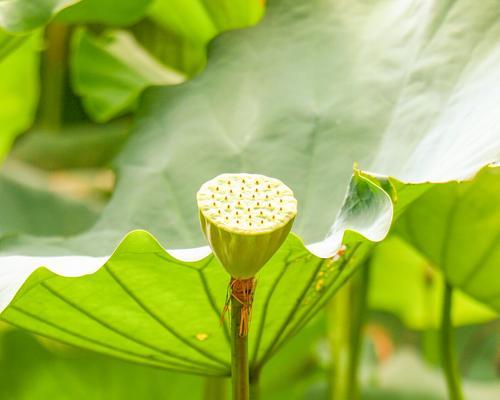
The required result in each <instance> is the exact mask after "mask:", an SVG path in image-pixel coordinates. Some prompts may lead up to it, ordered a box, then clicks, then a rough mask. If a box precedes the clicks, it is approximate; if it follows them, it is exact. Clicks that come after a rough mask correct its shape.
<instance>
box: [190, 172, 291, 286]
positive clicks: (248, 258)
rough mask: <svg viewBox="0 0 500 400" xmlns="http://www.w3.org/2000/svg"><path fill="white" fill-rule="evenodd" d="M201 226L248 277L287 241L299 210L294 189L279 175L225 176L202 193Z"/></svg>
mask: <svg viewBox="0 0 500 400" xmlns="http://www.w3.org/2000/svg"><path fill="white" fill-rule="evenodd" d="M197 200H198V208H199V210H200V221H201V228H202V231H203V233H204V235H205V237H206V238H207V240H208V243H209V244H210V247H211V248H212V250H213V252H214V254H215V256H216V257H217V258H218V259H219V261H220V262H221V264H222V265H223V266H224V268H225V269H226V270H227V272H229V274H230V275H231V276H232V277H233V278H235V279H248V278H251V277H253V276H255V274H256V273H257V272H258V271H259V270H260V269H261V268H262V267H263V266H264V264H265V263H266V262H267V261H268V260H269V259H270V258H271V257H272V256H273V254H274V253H275V252H276V251H277V250H278V249H279V247H280V246H281V245H282V244H283V242H284V241H285V239H286V237H287V235H288V233H289V232H290V229H291V228H292V224H293V221H294V219H295V216H296V214H297V200H296V199H295V197H294V195H293V192H292V190H291V189H290V188H289V187H288V186H286V185H285V184H284V183H283V182H281V181H279V180H278V179H274V178H269V177H267V176H263V175H254V174H222V175H219V176H217V177H215V178H214V179H212V180H210V181H208V182H206V183H204V184H203V185H202V186H201V188H200V190H199V191H198V194H197Z"/></svg>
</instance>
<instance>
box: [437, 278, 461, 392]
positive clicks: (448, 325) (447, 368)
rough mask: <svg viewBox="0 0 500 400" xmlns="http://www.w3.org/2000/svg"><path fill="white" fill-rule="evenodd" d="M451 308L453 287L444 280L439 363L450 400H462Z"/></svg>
mask: <svg viewBox="0 0 500 400" xmlns="http://www.w3.org/2000/svg"><path fill="white" fill-rule="evenodd" d="M452 308H453V287H452V286H451V285H450V284H449V283H447V282H445V284H444V293H443V307H442V313H441V335H440V339H441V340H440V342H441V343H440V345H441V346H440V347H441V364H442V367H443V372H444V375H445V378H446V384H447V386H448V397H449V399H450V400H463V398H464V396H463V393H462V387H461V384H460V374H459V372H458V366H457V361H456V354H455V337H454V334H453V324H452V320H451V311H452Z"/></svg>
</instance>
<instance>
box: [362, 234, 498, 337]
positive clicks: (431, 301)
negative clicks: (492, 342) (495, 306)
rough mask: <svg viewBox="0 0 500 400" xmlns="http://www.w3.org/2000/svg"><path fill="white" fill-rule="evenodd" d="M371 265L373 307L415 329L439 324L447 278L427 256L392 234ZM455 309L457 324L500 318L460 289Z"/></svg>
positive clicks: (370, 298)
mask: <svg viewBox="0 0 500 400" xmlns="http://www.w3.org/2000/svg"><path fill="white" fill-rule="evenodd" d="M370 268H371V273H370V292H369V304H370V308H372V309H374V310H382V311H388V312H391V313H393V314H395V315H397V316H398V317H399V318H400V319H401V320H402V321H403V322H404V323H405V324H406V325H407V326H409V327H410V328H413V329H436V328H437V327H439V324H440V319H441V308H442V301H443V287H444V283H443V277H442V274H441V273H440V272H439V270H436V269H434V268H432V267H431V263H430V262H429V261H428V260H427V259H426V258H425V257H423V256H422V255H421V254H419V253H418V252H417V251H416V250H415V249H414V248H412V247H411V246H410V245H409V244H407V243H406V242H405V241H404V240H402V239H401V238H400V237H398V236H396V235H391V237H390V238H388V239H386V240H384V241H383V242H382V243H381V244H378V245H377V246H376V248H375V251H374V254H373V255H372V258H371V263H370ZM452 312H453V314H452V318H453V323H454V325H465V324H472V323H481V322H484V321H488V320H490V319H494V318H497V314H496V313H495V312H494V311H492V310H490V309H488V308H487V307H486V306H484V305H482V304H481V303H479V302H477V301H476V300H474V299H472V298H470V297H469V296H467V295H465V294H464V293H462V292H461V291H460V290H457V291H455V294H454V300H453V311H452Z"/></svg>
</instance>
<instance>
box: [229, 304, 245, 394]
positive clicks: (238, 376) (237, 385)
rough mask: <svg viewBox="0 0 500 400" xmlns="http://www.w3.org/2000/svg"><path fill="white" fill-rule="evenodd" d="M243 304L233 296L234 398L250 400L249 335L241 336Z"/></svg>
mask: <svg viewBox="0 0 500 400" xmlns="http://www.w3.org/2000/svg"><path fill="white" fill-rule="evenodd" d="M241 309H242V304H241V303H240V302H239V301H238V300H237V299H235V298H234V296H231V379H232V385H233V388H232V390H233V400H249V399H250V385H249V378H250V374H249V365H248V336H247V335H245V336H240V320H241Z"/></svg>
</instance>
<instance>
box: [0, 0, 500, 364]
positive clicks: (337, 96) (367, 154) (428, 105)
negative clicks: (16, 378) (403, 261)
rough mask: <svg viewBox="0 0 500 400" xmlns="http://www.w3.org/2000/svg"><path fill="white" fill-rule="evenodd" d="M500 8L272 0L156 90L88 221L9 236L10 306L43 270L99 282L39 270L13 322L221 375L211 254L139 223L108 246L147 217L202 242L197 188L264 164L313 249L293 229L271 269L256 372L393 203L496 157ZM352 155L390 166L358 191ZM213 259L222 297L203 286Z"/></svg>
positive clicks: (345, 271)
mask: <svg viewBox="0 0 500 400" xmlns="http://www.w3.org/2000/svg"><path fill="white" fill-rule="evenodd" d="M498 5H499V1H498V0H490V1H488V2H484V3H482V5H481V7H478V6H477V3H476V2H473V1H472V0H457V1H456V2H454V3H453V5H452V6H450V7H447V6H448V2H420V1H417V0H404V1H382V0H380V1H373V2H369V3H367V2H365V1H361V0H360V1H349V2H331V1H326V0H316V1H309V2H297V1H293V0H275V1H271V2H270V3H269V8H268V14H267V15H266V17H265V18H264V20H263V22H262V23H260V24H258V25H257V26H256V27H254V28H250V29H246V30H241V31H235V32H231V33H227V34H225V35H222V36H221V37H220V38H218V39H217V40H215V41H214V42H213V43H212V45H211V51H210V58H209V59H210V62H209V64H208V67H207V69H206V70H205V72H204V73H203V74H202V75H200V76H199V77H198V78H196V79H194V80H192V81H189V82H187V83H184V84H181V85H178V86H171V87H164V88H154V89H151V90H148V91H147V93H146V95H145V97H144V100H143V101H142V104H141V109H140V112H139V117H138V120H137V124H136V129H135V133H134V134H133V136H132V138H131V140H130V141H129V142H128V143H127V146H126V147H125V149H124V151H122V153H121V155H120V156H119V158H118V160H117V162H116V166H117V169H118V174H119V178H118V184H117V187H116V190H115V193H114V196H113V198H112V199H111V201H110V203H109V204H108V206H107V208H106V209H105V211H104V212H103V214H102V216H101V218H100V220H99V221H98V222H97V224H96V225H95V226H94V227H93V228H92V229H91V230H89V231H88V232H86V233H85V234H83V235H80V236H77V237H74V238H72V239H71V240H65V241H61V240H58V239H57V238H43V239H39V240H36V241H35V240H33V239H32V238H28V237H23V236H19V237H17V238H16V239H15V240H11V241H9V242H8V243H5V245H4V246H3V249H2V252H3V254H4V256H8V255H10V257H9V258H2V259H1V262H2V273H4V274H5V275H6V276H8V279H7V278H6V279H5V280H4V282H6V285H5V289H4V290H3V292H2V301H3V305H6V304H8V303H9V301H10V300H11V299H12V296H13V295H14V293H15V292H16V291H17V289H18V288H19V287H20V286H22V284H23V282H24V281H25V279H26V278H27V277H28V276H30V274H31V273H32V272H33V271H34V270H35V269H36V267H38V266H40V265H44V266H46V267H48V268H50V269H52V270H53V271H54V272H56V273H59V274H63V275H68V276H75V275H82V274H89V275H86V276H83V277H80V278H63V277H60V276H57V275H54V274H53V273H51V272H49V271H48V270H46V269H39V270H36V271H35V272H34V273H33V274H31V277H30V278H29V279H28V281H27V282H26V284H25V285H24V286H23V289H22V290H21V291H20V292H19V293H18V295H17V296H16V298H15V300H14V302H13V304H12V305H11V306H10V307H8V308H7V309H6V310H5V311H4V313H3V316H4V317H5V318H6V319H8V320H9V321H11V322H13V323H15V324H17V325H20V326H23V327H24V328H26V329H30V330H33V331H36V332H39V333H42V334H45V335H49V336H54V337H57V338H58V339H60V340H64V341H67V342H70V343H72V344H76V345H80V346H84V347H87V348H92V349H95V350H98V351H102V352H105V353H107V354H112V355H116V356H120V357H124V358H127V359H130V360H135V361H139V362H144V363H147V364H153V365H158V366H164V367H168V368H177V369H180V370H190V371H191V372H200V373H212V374H226V373H227V371H228V358H229V353H228V347H227V344H224V343H225V342H224V333H223V332H224V331H223V329H222V328H218V327H217V324H218V322H217V321H218V311H219V310H220V308H221V306H222V301H223V298H224V295H225V291H226V288H227V277H226V276H225V275H224V273H223V271H222V268H220V266H218V265H217V263H216V261H210V262H209V260H211V257H212V256H210V255H207V254H208V252H206V249H204V248H203V249H201V250H199V251H195V250H191V251H188V250H184V251H182V252H180V253H179V252H170V254H172V255H174V256H175V257H176V258H172V257H171V256H168V254H167V253H166V252H165V251H163V250H162V248H161V247H160V246H159V245H158V244H157V242H156V241H155V240H154V239H153V238H152V237H151V236H150V235H149V234H148V233H145V232H136V233H132V234H131V235H130V236H128V237H127V239H126V240H125V241H124V242H123V243H122V245H121V246H120V248H119V249H118V250H117V252H116V253H115V254H114V255H113V257H111V258H110V259H109V260H108V257H109V255H110V254H111V251H112V249H113V248H114V246H115V245H116V243H118V241H119V240H120V239H121V238H122V237H123V235H124V234H125V233H126V232H127V231H130V230H132V229H134V228H145V229H147V230H148V231H150V232H151V233H152V234H154V235H155V236H156V237H157V238H158V239H159V241H160V242H161V243H165V244H167V245H168V247H169V248H181V249H185V248H186V247H191V246H197V245H200V244H204V242H203V238H202V235H201V233H200V229H199V226H198V221H197V218H198V217H197V211H196V204H195V196H194V195H195V192H196V190H197V189H198V188H199V186H200V184H201V183H202V182H204V181H205V180H207V179H209V178H212V177H213V176H214V175H216V174H218V173H221V172H228V171H242V170H244V171H247V172H259V173H264V174H267V175H270V176H275V177H278V178H280V179H282V180H283V181H284V182H286V183H287V184H288V185H289V186H291V187H292V188H293V189H294V191H295V193H296V196H297V198H298V200H299V211H300V214H299V217H298V219H297V223H296V226H295V228H294V230H295V232H296V233H298V234H299V235H300V236H301V237H302V239H303V240H304V241H305V242H306V243H309V244H311V243H312V245H309V246H308V248H305V247H304V246H303V245H302V243H301V241H300V240H299V239H298V238H297V237H295V236H290V238H289V240H288V241H287V243H286V244H285V245H284V246H283V248H282V249H281V250H280V252H279V253H278V254H276V256H275V257H274V258H273V259H272V261H270V263H269V264H268V265H267V266H265V267H264V268H263V270H262V274H261V275H260V276H259V277H258V281H259V282H258V289H257V295H256V296H257V297H256V301H255V310H254V314H253V318H254V319H253V323H252V327H251V337H250V340H251V342H252V345H251V351H252V360H253V362H254V363H255V364H254V365H260V364H261V363H263V362H264V361H266V360H267V359H268V358H269V357H270V356H271V355H272V354H273V353H274V352H275V351H276V350H277V349H278V348H279V347H280V345H281V344H282V343H284V341H285V340H286V339H287V338H288V337H289V336H290V335H292V334H293V333H295V332H296V331H298V330H299V329H300V328H301V326H303V325H304V324H305V323H306V322H307V320H308V319H309V318H310V317H311V316H312V315H313V314H314V312H315V311H317V310H318V308H319V307H320V306H321V305H322V304H323V302H324V301H325V300H326V298H327V297H328V296H329V295H331V294H332V293H333V292H334V291H335V290H336V289H337V288H338V287H339V286H340V285H341V284H342V283H343V282H344V281H345V280H346V279H348V278H349V275H350V274H351V273H352V272H353V270H354V269H355V268H356V266H357V264H358V263H359V262H360V260H362V258H363V257H364V256H365V255H366V252H367V251H369V248H370V246H371V245H370V242H369V241H367V240H366V239H363V238H362V237H361V236H360V235H359V233H361V235H363V236H364V237H365V238H367V239H369V240H371V241H373V240H381V239H382V238H383V237H384V236H385V235H386V234H387V231H388V229H389V226H390V224H391V220H392V217H393V214H394V209H393V204H392V203H391V199H392V200H393V201H394V202H395V204H396V209H395V211H396V215H399V214H400V213H401V212H402V211H403V210H404V208H406V207H407V206H408V205H409V204H410V200H412V199H414V197H416V196H417V195H418V194H420V192H421V191H422V190H424V189H428V188H429V187H431V186H432V185H431V184H429V183H427V184H422V183H423V182H428V181H432V182H442V183H440V185H443V187H446V185H447V184H445V183H444V182H446V181H449V180H452V179H466V178H469V177H471V176H472V175H473V174H475V173H476V171H477V170H478V169H479V168H481V167H482V166H483V165H485V164H487V163H490V162H492V161H494V160H497V159H498V156H499V154H500V143H499V142H500V141H499V137H500V135H499V131H498V125H499V124H498V122H499V118H500V115H499V114H498V113H497V112H496V111H497V104H498V102H499V101H500V86H499V85H495V82H498V81H499V78H500V70H499V69H498V68H496V65H497V64H498V62H500V43H499V42H498V40H497V37H498V33H500V18H499V17H498V16H497V15H496V13H493V12H491V9H493V8H494V7H497V6H498ZM353 161H358V163H359V166H360V167H361V168H362V169H364V170H369V171H372V172H373V173H378V175H374V174H373V173H372V174H360V173H355V175H354V177H353V178H352V180H351V183H350V184H349V187H348V190H347V192H348V194H347V196H346V195H345V193H346V187H347V186H348V183H349V180H350V179H351V177H352V164H353ZM384 176H394V177H396V178H397V180H394V179H387V178H385V177H384ZM409 183H411V184H409ZM339 210H341V211H340V213H339ZM338 213H339V214H338ZM337 214H338V216H337V218H335V215H337ZM329 229H331V230H330V231H329ZM346 230H349V232H348V233H347V234H346V235H344V233H345V231H346ZM327 231H329V232H330V233H329V234H328V236H327V238H326V239H325V240H322V239H323V238H324V236H325V233H326V232H327ZM341 241H343V242H344V243H345V244H346V245H347V252H346V254H345V255H344V256H343V257H341V258H340V259H337V257H334V258H333V259H332V260H331V261H323V259H321V258H319V257H317V256H315V255H312V254H311V253H310V252H309V251H310V250H311V251H313V252H314V253H315V254H317V255H321V256H325V257H326V256H332V255H334V254H335V253H336V252H337V249H338V248H339V245H340V243H341ZM155 254H160V257H158V256H156V255H155ZM27 255H31V256H32V257H28V256H27ZM57 255H59V256H61V255H66V256H67V257H54V256H57ZM202 255H206V257H208V258H204V259H202V260H201V261H194V262H192V263H188V264H186V263H185V262H181V261H179V258H190V259H191V260H193V259H199V258H200V257H201V256H202ZM33 256H34V257H33ZM40 256H51V257H49V258H40ZM84 256H86V257H84ZM89 256H92V257H89ZM96 256H100V258H99V257H98V258H96ZM71 257H73V258H71ZM162 259H163V260H165V262H164V263H162ZM106 260H108V261H107V262H106ZM105 262H106V265H105V266H104V267H103V268H101V269H99V266H101V265H102V264H103V263H105ZM203 262H207V263H208V262H209V264H207V266H206V267H205V268H206V275H207V277H206V279H207V280H208V281H209V283H208V285H209V288H210V287H213V289H212V290H213V291H212V292H211V293H212V294H213V296H214V298H215V301H212V300H210V299H207V300H203V301H202V300H201V299H200V297H199V296H205V295H204V291H203V290H204V289H203V288H201V289H200V285H201V286H204V284H203V282H201V283H200V281H201V278H200V276H199V275H200V272H197V271H199V270H200V269H201V268H202V267H203V264H202V263H203ZM159 268H161V270H160V272H159ZM322 268H324V270H321V269H322ZM96 271H97V272H96ZM167 271H168V272H167ZM203 271H205V269H203ZM209 273H210V275H209ZM188 274H191V275H188ZM273 277H274V279H273ZM193 286H195V287H198V289H196V290H195V289H193ZM112 294H114V295H113V296H112ZM203 298H205V297H203ZM106 299H107V300H108V301H105V300H106ZM49 304H50V307H49V306H48V305H49ZM213 304H215V306H213ZM216 311H217V312H216ZM146 326H147V327H148V329H146ZM262 327H265V329H262ZM205 335H208V336H205ZM211 335H213V336H211ZM160 338H161V339H162V340H160ZM203 338H205V340H202V339H203ZM210 340H212V342H211V344H210V346H208V345H207V343H209V342H210ZM214 357H215V358H214ZM200 360H201V363H200V362H199V361H200Z"/></svg>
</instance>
